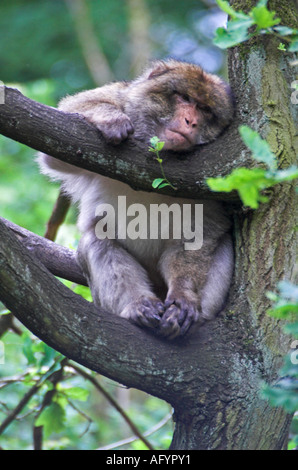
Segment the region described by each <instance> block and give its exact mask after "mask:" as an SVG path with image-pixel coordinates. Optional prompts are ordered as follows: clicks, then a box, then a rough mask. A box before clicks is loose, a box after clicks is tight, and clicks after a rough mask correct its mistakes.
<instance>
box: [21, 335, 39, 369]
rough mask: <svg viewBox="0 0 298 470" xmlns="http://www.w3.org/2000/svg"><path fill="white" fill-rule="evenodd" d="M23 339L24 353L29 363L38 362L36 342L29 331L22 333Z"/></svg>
mask: <svg viewBox="0 0 298 470" xmlns="http://www.w3.org/2000/svg"><path fill="white" fill-rule="evenodd" d="M22 337H23V338H24V341H23V354H24V356H25V358H26V359H27V361H28V364H29V365H33V364H36V362H37V360H36V358H35V355H34V342H33V341H32V338H31V336H30V335H29V333H28V332H27V331H25V332H24V333H23V334H22Z"/></svg>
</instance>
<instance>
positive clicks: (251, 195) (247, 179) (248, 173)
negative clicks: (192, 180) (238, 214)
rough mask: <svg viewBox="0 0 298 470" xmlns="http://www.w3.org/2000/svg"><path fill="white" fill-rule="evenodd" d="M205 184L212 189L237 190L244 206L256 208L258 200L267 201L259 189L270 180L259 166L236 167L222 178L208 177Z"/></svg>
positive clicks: (270, 181) (267, 184)
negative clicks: (250, 167)
mask: <svg viewBox="0 0 298 470" xmlns="http://www.w3.org/2000/svg"><path fill="white" fill-rule="evenodd" d="M207 184H208V186H209V187H210V188H211V189H212V190H213V191H223V192H230V191H233V190H237V191H238V192H239V196H240V198H241V200H242V202H243V204H244V205H245V206H249V207H251V208H252V209H257V208H258V206H259V202H266V201H267V198H266V197H264V196H262V195H261V194H260V191H261V190H262V189H265V188H267V187H268V186H270V185H271V184H272V180H271V179H268V178H267V177H266V171H265V170H262V169H261V168H253V169H248V168H236V169H235V170H233V171H232V173H231V174H230V175H228V176H225V177H224V178H221V177H219V178H208V179H207Z"/></svg>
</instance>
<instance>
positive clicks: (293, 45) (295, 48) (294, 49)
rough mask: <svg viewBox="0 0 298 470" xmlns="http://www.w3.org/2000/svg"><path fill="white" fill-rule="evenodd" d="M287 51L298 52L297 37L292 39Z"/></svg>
mask: <svg viewBox="0 0 298 470" xmlns="http://www.w3.org/2000/svg"><path fill="white" fill-rule="evenodd" d="M288 51H289V52H298V37H295V38H293V39H292V42H291V45H290V47H289V49H288Z"/></svg>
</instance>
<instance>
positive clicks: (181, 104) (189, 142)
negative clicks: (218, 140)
mask: <svg viewBox="0 0 298 470" xmlns="http://www.w3.org/2000/svg"><path fill="white" fill-rule="evenodd" d="M173 101H174V108H173V109H174V111H173V116H172V117H171V118H170V119H169V121H168V122H166V123H165V124H164V126H161V127H160V129H157V131H158V132H157V135H158V137H159V139H160V140H161V141H163V142H165V145H164V149H165V150H174V151H177V152H179V151H182V150H190V149H191V148H192V147H194V146H195V145H198V144H202V143H204V128H205V126H206V121H207V120H208V119H211V117H212V116H211V113H210V112H209V113H208V111H205V112H204V111H202V110H201V109H200V108H199V105H198V103H196V102H195V101H194V100H193V99H192V98H190V97H189V96H188V95H183V96H182V95H180V94H179V93H177V92H175V93H174V96H173Z"/></svg>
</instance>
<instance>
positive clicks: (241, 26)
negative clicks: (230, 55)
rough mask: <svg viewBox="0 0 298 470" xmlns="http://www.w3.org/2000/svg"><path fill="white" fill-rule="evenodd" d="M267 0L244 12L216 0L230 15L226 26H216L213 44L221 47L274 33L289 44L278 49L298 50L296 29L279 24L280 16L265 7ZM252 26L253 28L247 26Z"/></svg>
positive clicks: (280, 45)
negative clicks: (277, 16)
mask: <svg viewBox="0 0 298 470" xmlns="http://www.w3.org/2000/svg"><path fill="white" fill-rule="evenodd" d="M267 2H268V0H260V1H259V2H258V3H257V5H256V6H255V7H254V8H252V10H251V11H250V12H249V13H248V14H245V13H244V12H243V11H235V10H234V9H233V8H232V7H231V6H230V4H229V3H228V2H227V1H226V0H216V3H217V5H218V6H219V8H220V9H221V10H222V11H224V12H225V13H227V14H228V15H229V16H230V19H229V21H228V23H227V27H226V28H218V29H217V30H216V35H215V38H214V44H215V45H216V46H218V47H220V48H221V49H227V48H228V47H233V46H236V45H237V44H239V43H241V42H244V41H247V40H248V39H250V38H252V37H254V36H256V35H258V34H274V35H275V36H277V37H279V38H281V39H282V40H283V41H285V42H287V43H288V44H289V47H288V49H286V47H285V45H284V44H283V43H280V44H279V46H278V49H279V50H282V51H286V50H288V51H289V52H297V51H298V29H293V28H289V27H288V26H282V25H280V21H281V20H280V18H276V16H275V11H270V10H268V8H267ZM252 26H253V27H254V30H252V29H250V31H249V28H251V27H252Z"/></svg>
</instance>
